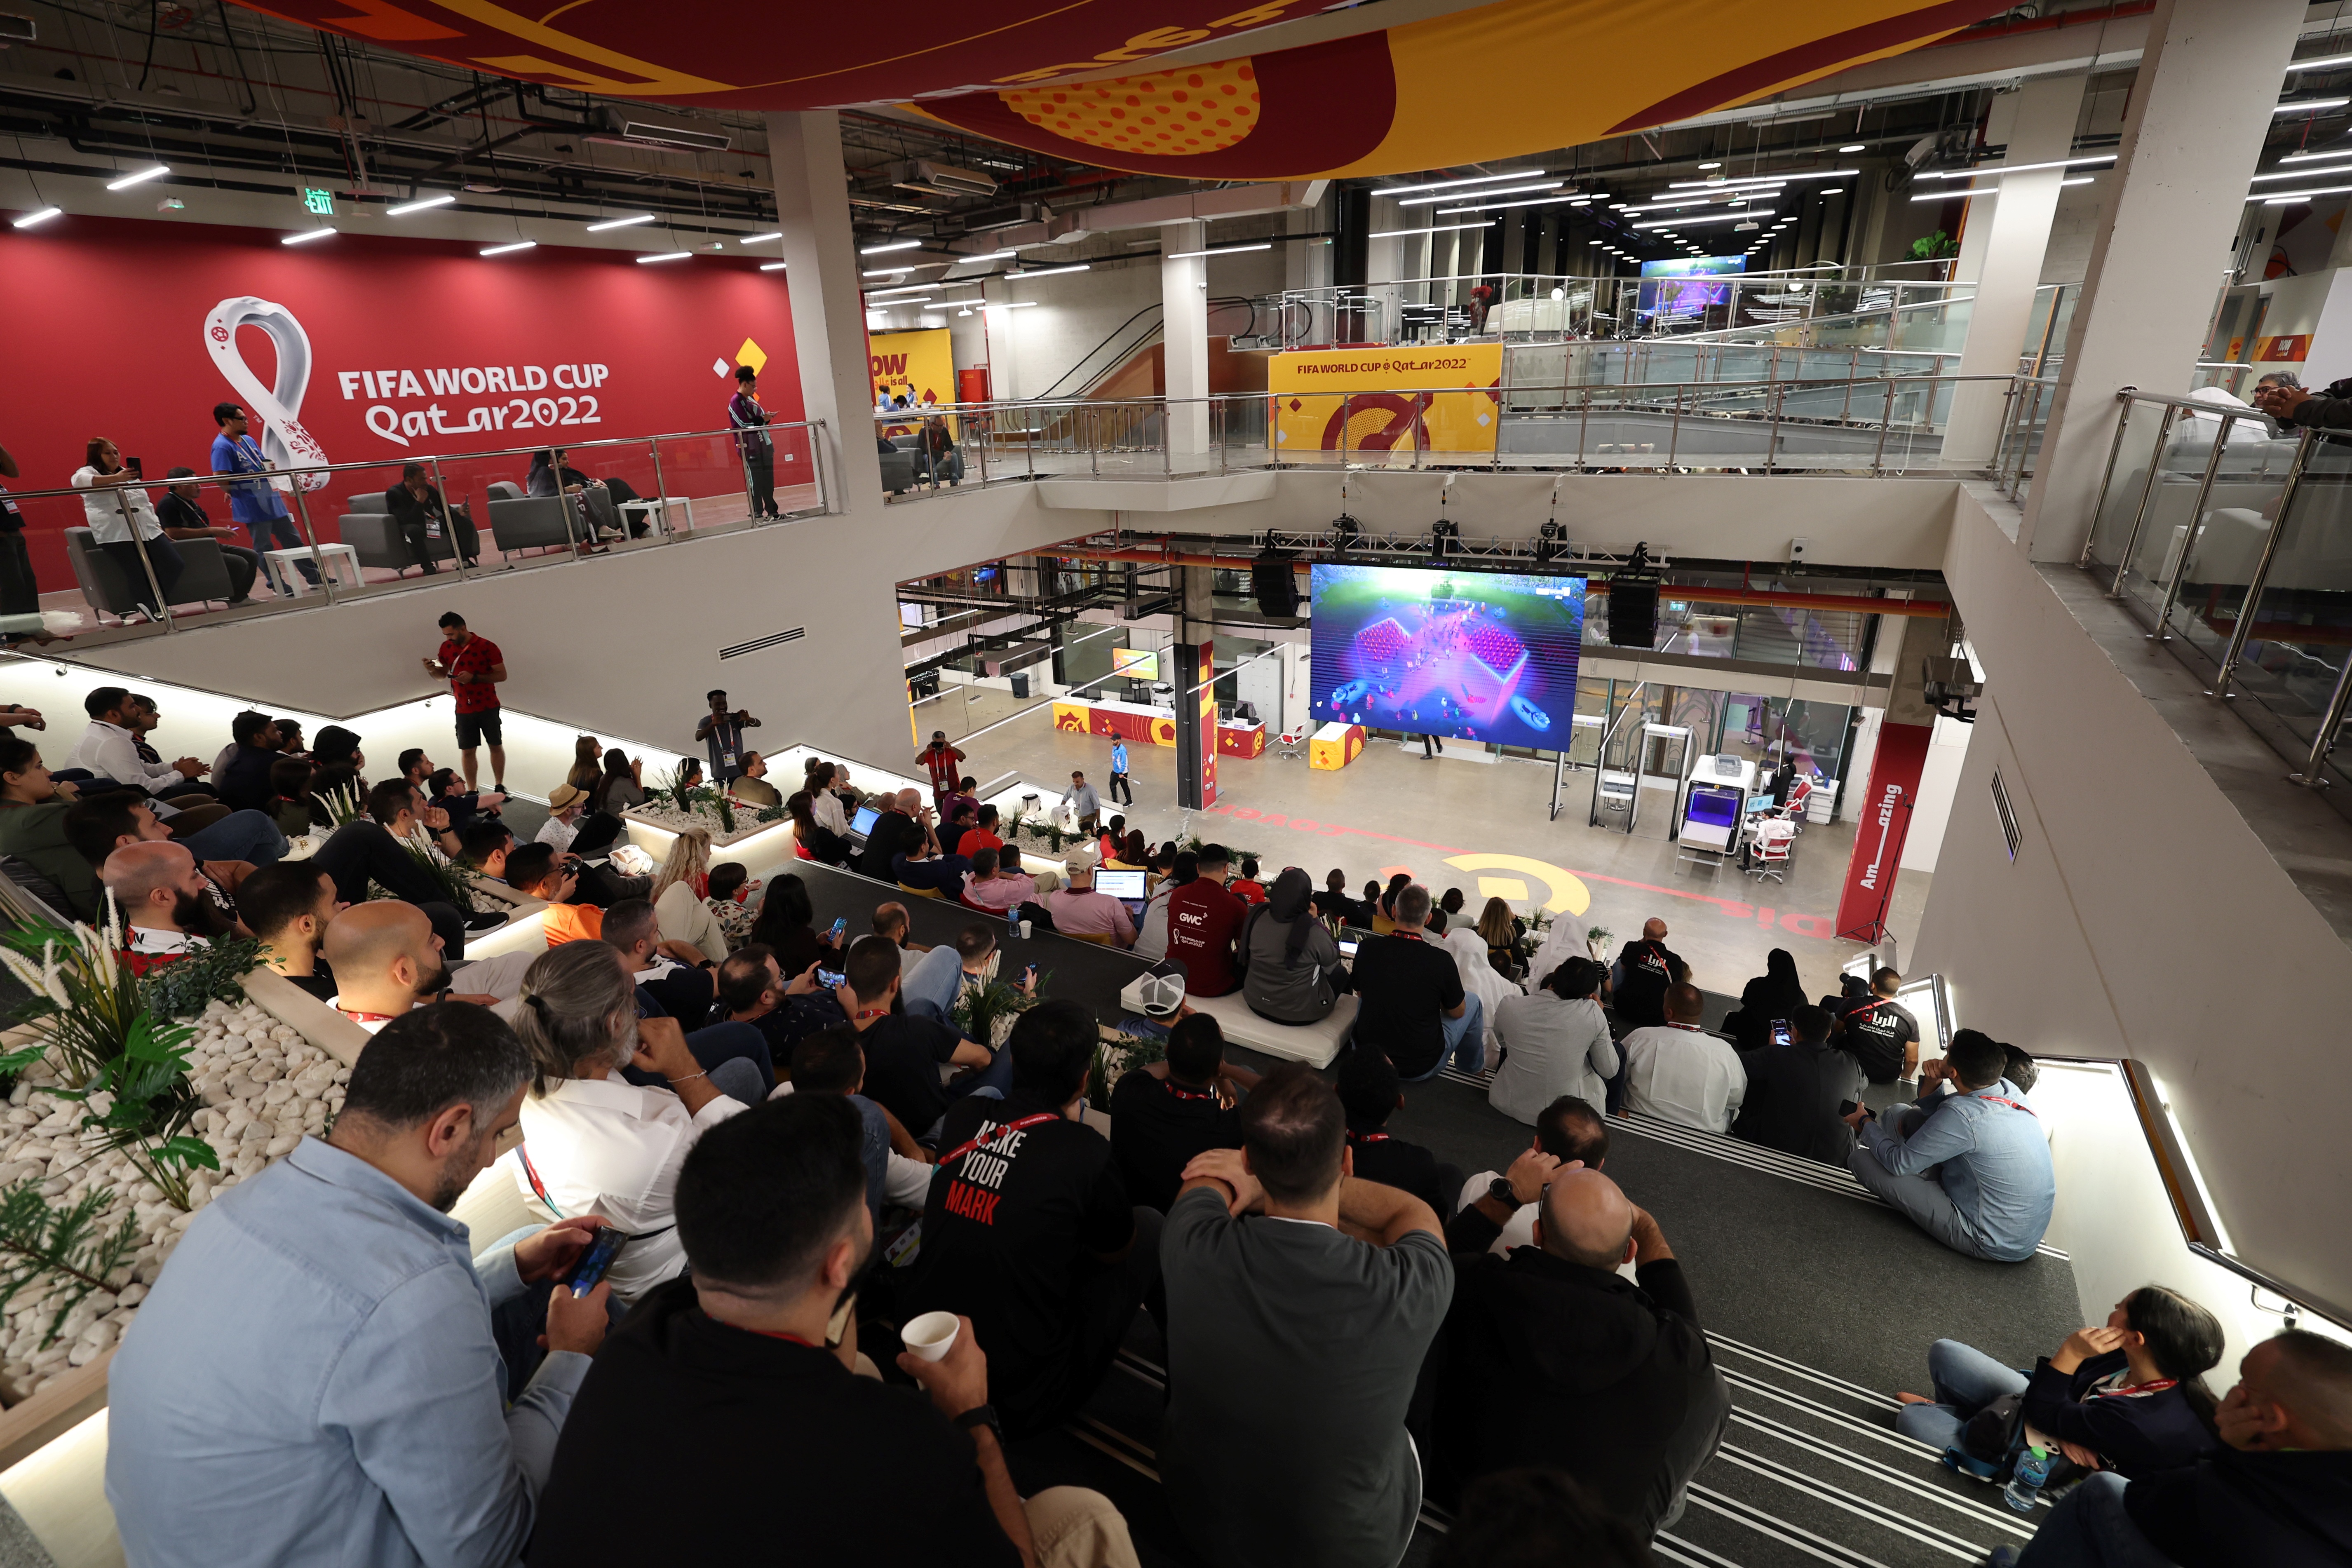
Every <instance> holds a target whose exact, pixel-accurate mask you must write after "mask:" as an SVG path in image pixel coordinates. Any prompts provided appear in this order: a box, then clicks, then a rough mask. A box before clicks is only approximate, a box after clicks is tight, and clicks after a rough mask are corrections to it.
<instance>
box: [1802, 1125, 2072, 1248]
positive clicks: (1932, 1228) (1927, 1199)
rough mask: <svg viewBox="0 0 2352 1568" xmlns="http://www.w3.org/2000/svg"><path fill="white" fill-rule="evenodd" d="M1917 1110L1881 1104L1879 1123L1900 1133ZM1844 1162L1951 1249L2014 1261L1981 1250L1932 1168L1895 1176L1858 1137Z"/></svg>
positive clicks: (1855, 1175) (1857, 1177)
mask: <svg viewBox="0 0 2352 1568" xmlns="http://www.w3.org/2000/svg"><path fill="white" fill-rule="evenodd" d="M1916 1109H1917V1107H1916V1106H1912V1105H1889V1106H1886V1107H1884V1108H1883V1109H1881V1110H1880V1111H1879V1112H1878V1123H1879V1125H1880V1126H1882V1127H1884V1128H1885V1129H1887V1130H1888V1131H1892V1132H1895V1133H1897V1134H1900V1132H1901V1131H1902V1130H1903V1126H1904V1120H1905V1118H1906V1117H1907V1116H1909V1115H1910V1113H1911V1112H1912V1111H1914V1110H1916ZM1845 1163H1846V1169H1847V1170H1849V1171H1852V1172H1853V1179H1854V1180H1855V1181H1857V1182H1860V1183H1861V1184H1863V1185H1864V1186H1865V1187H1867V1188H1869V1189H1870V1190H1871V1191H1872V1192H1874V1193H1875V1194H1878V1195H1879V1196H1880V1197H1882V1198H1884V1199H1885V1200H1886V1203H1887V1206H1888V1207H1890V1208H1892V1209H1894V1210H1895V1212H1896V1213H1898V1214H1902V1215H1907V1216H1909V1218H1910V1221H1911V1223H1912V1224H1913V1225H1916V1226H1918V1227H1919V1228H1920V1229H1921V1230H1924V1231H1926V1232H1927V1234H1928V1235H1929V1236H1932V1237H1935V1238H1936V1239H1937V1241H1940V1242H1942V1243H1943V1244H1944V1245H1945V1246H1946V1247H1950V1248H1951V1249H1952V1250H1953V1251H1954V1252H1958V1253H1963V1254H1965V1255H1966V1256H1968V1257H1969V1258H1985V1259H1987V1260H1988V1261H1990V1262H1994V1263H2009V1262H2014V1261H2016V1259H2014V1258H1994V1257H1993V1255H1992V1254H1990V1253H1989V1252H1987V1251H1986V1250H1985V1249H1984V1245H1983V1243H1981V1242H1979V1241H1978V1240H1977V1238H1976V1236H1975V1234H1974V1233H1973V1232H1972V1231H1970V1230H1969V1224H1968V1220H1967V1218H1966V1216H1964V1215H1962V1214H1961V1213H1960V1207H1959V1205H1958V1204H1956V1203H1954V1202H1952V1198H1951V1194H1948V1193H1947V1192H1946V1191H1944V1184H1943V1183H1942V1182H1940V1181H1938V1180H1937V1177H1936V1173H1935V1172H1934V1171H1932V1170H1928V1171H1916V1172H1914V1173H1912V1174H1910V1175H1907V1176H1898V1175H1896V1174H1895V1173H1894V1172H1892V1171H1890V1170H1888V1169H1887V1168H1886V1167H1885V1165H1883V1164H1881V1163H1879V1161H1878V1156H1877V1155H1875V1154H1874V1153H1872V1152H1870V1150H1869V1148H1868V1146H1867V1145H1865V1144H1864V1142H1862V1141H1861V1140H1860V1139H1858V1138H1857V1139H1856V1140H1854V1145H1853V1152H1852V1153H1850V1154H1848V1155H1847V1156H1846V1162H1845ZM2029 1256H2031V1255H2030V1254H2029Z"/></svg>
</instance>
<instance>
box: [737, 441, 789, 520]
mask: <svg viewBox="0 0 2352 1568" xmlns="http://www.w3.org/2000/svg"><path fill="white" fill-rule="evenodd" d="M743 477H744V479H747V480H748V481H749V482H750V484H751V515H752V516H753V517H782V515H783V512H782V510H780V509H778V507H777V505H776V453H775V449H774V448H773V447H761V448H759V449H758V450H757V451H751V452H746V453H744V454H743Z"/></svg>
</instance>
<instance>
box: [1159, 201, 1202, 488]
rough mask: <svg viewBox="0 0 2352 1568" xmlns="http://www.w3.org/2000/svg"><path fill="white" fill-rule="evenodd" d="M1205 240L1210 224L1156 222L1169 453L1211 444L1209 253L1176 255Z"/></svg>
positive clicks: (1195, 451)
mask: <svg viewBox="0 0 2352 1568" xmlns="http://www.w3.org/2000/svg"><path fill="white" fill-rule="evenodd" d="M1207 243H1208V226H1207V225H1206V224H1203V223H1201V222H1199V221H1198V220H1194V221H1192V222H1189V223H1171V224H1162V225H1161V226H1160V257H1161V259H1160V357H1161V363H1163V364H1164V365H1166V367H1167V384H1168V452H1169V456H1170V458H1171V459H1178V458H1197V457H1199V456H1201V455H1202V453H1205V452H1206V451H1208V449H1209V405H1208V404H1207V403H1206V402H1204V401H1202V399H1205V398H1206V397H1207V396H1208V395H1209V259H1208V258H1207V257H1204V256H1195V257H1192V258H1189V259H1186V260H1181V261H1180V260H1177V259H1175V258H1177V257H1178V256H1179V255H1181V253H1182V252H1184V251H1187V250H1199V249H1200V248H1202V247H1203V246H1205V245H1206V244H1207Z"/></svg>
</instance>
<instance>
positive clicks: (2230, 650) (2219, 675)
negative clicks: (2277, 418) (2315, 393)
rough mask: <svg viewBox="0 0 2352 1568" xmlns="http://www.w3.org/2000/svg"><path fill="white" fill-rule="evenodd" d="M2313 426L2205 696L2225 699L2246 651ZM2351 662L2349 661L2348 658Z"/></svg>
mask: <svg viewBox="0 0 2352 1568" xmlns="http://www.w3.org/2000/svg"><path fill="white" fill-rule="evenodd" d="M2319 441H2320V436H2319V432H2317V431H2316V430H2305V432H2304V433H2303V439H2302V440H2300V441H2298V442H2297V443H2295V448H2294V460H2293V461H2292V462H2290V463H2289V464H2288V465H2287V470H2286V480H2285V482H2284V484H2282V485H2281V486H2280V487H2279V499H2278V515H2277V516H2275V517H2273V518H2272V519H2271V526H2270V531H2269V532H2268V534H2267V535H2266V536H2265V537H2264V539H2263V552H2262V554H2261V555H2260V556H2258V557H2256V558H2255V561H2254V571H2253V577H2252V581H2251V582H2249V583H2248V584H2246V596H2245V599H2244V601H2243V602H2242V603H2241V604H2240V605H2238V620H2237V624H2236V625H2235V626H2231V628H2230V642H2229V646H2228V647H2224V648H2223V649H2222V650H2221V668H2219V669H2217V670H2216V671H2214V674H2213V686H2212V689H2210V691H2208V692H2206V694H2205V695H2206V696H2208V697H2219V698H2221V699H2222V700H2225V701H2226V700H2228V699H2229V696H2230V677H2231V675H2232V674H2234V673H2235V672H2236V670H2237V668H2238V659H2239V658H2240V656H2241V655H2242V654H2243V653H2244V652H2245V651H2246V638H2247V637H2249V636H2250V635H2251V634H2252V631H2253V626H2254V612H2255V611H2256V610H2257V609H2258V608H2260V607H2261V605H2262V602H2263V589H2264V588H2265V587H2267V586H2268V585H2269V584H2270V575H2271V562H2272V561H2273V560H2274V559H2275V558H2276V557H2277V555H2278V549H2279V541H2280V539H2281V537H2282V536H2283V535H2284V533H2285V532H2286V525H2287V510H2288V509H2289V508H2290V507H2292V506H2293V505H2294V492H2295V490H2296V489H2298V488H2300V487H2301V485H2302V484H2303V474H2304V469H2305V468H2306V467H2308V466H2309V464H2310V462H2311V454H2312V451H2313V450H2314V448H2315V447H2317V446H2318V445H2319ZM2348 662H2352V661H2348Z"/></svg>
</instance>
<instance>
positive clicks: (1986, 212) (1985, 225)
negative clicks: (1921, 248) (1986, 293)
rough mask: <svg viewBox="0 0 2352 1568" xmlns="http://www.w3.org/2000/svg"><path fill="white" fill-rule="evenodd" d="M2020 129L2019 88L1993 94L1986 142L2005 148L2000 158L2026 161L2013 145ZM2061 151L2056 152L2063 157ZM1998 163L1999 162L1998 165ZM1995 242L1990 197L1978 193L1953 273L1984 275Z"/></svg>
mask: <svg viewBox="0 0 2352 1568" xmlns="http://www.w3.org/2000/svg"><path fill="white" fill-rule="evenodd" d="M2016 130H2017V89H2015V88H2013V87H2012V88H2004V89H2001V90H2000V92H1997V93H1995V94H1993V100H1992V107H1990V109H1988V110H1985V127H1984V144H1985V145H1986V146H1988V147H2000V148H2004V149H2006V151H2005V152H2004V153H2003V154H2002V157H2001V162H2002V163H2027V162H2031V161H2032V160H2029V159H2028V158H2027V156H2026V155H2025V154H2024V153H2021V152H2020V151H2018V149H2017V148H2015V147H2014V146H2011V144H2010V143H2011V138H2012V136H2013V135H2014V134H2015V132H2016ZM2065 155H2066V154H2065V153H2063V151H2062V152H2060V153H2056V154H2055V156H2058V157H2061V158H2063V157H2064V156H2065ZM1995 166H1996V167H1998V165H1995ZM1991 243H1992V205H1991V198H1989V197H1982V196H1979V198H1978V199H1977V202H1976V204H1975V205H1973V206H1971V207H1970V208H1969V214H1968V221H1967V222H1966V223H1964V224H1962V225H1961V226H1960V254H1959V258H1958V260H1956V261H1955V262H1954V263H1953V264H1952V276H1953V277H1954V278H1955V279H1967V280H1968V281H1969V282H1971V283H1973V282H1975V281H1976V280H1977V279H1979V278H1980V277H1982V276H1983V275H1984V258H1985V249H1986V247H1988V246H1990V244H1991Z"/></svg>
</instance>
